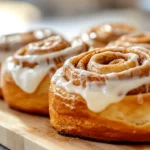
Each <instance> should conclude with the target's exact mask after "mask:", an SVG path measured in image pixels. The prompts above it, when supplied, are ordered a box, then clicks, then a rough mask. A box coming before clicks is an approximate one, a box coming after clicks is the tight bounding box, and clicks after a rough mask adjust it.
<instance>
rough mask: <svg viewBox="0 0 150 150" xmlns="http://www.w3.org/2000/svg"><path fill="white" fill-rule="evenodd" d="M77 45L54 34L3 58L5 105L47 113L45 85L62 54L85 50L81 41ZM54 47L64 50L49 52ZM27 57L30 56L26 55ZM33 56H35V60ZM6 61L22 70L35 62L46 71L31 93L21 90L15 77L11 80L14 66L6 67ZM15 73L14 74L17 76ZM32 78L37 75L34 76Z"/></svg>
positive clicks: (32, 66)
mask: <svg viewBox="0 0 150 150" xmlns="http://www.w3.org/2000/svg"><path fill="white" fill-rule="evenodd" d="M78 47H79V48H78V49H77V48H76V49H75V48H73V47H72V45H71V44H70V43H69V42H68V41H66V40H65V39H64V38H63V37H61V36H58V35H57V36H52V37H50V38H47V39H45V40H42V41H40V42H34V43H30V44H29V45H26V46H24V47H22V48H21V49H19V50H18V51H17V52H16V53H15V54H14V56H12V57H11V59H7V60H6V62H5V63H4V65H3V67H2V71H3V73H2V90H3V94H4V99H5V100H6V102H7V103H8V105H9V106H10V107H12V108H14V109H17V110H21V111H25V112H29V113H35V114H42V115H48V114H49V111H48V107H49V104H48V88H49V85H50V79H51V76H52V75H53V74H54V73H55V71H56V70H57V69H58V68H60V67H61V66H62V65H63V63H64V61H65V60H66V57H71V56H72V55H73V54H75V53H81V52H84V51H87V47H86V46H85V45H84V44H81V45H80V46H78ZM68 49H69V53H68ZM66 50H67V52H66ZM56 51H62V52H63V51H64V53H60V54H59V53H53V52H56ZM51 53H52V55H50V54H51ZM55 54H56V55H55ZM26 56H28V57H26ZM51 56H52V57H51ZM29 57H30V58H31V59H28V58H29ZM26 58H27V59H26ZM34 58H36V60H35V59H34ZM8 63H9V64H10V63H11V64H13V65H14V66H15V67H16V66H19V69H20V70H19V71H22V70H21V69H22V68H26V69H28V68H30V69H32V68H34V67H36V66H38V67H39V69H41V71H43V70H44V69H45V68H44V69H43V67H46V68H48V71H47V72H46V75H45V77H44V76H43V77H44V79H43V80H42V81H40V84H39V85H38V87H37V88H36V89H35V91H34V92H33V93H32V91H31V93H30V91H29V92H26V90H23V88H22V87H21V85H19V84H17V82H16V80H14V78H13V75H14V74H13V75H12V71H14V70H15V69H14V68H13V69H14V70H11V71H10V70H9V69H8V68H9V67H8ZM20 64H21V65H20ZM43 64H44V65H43ZM16 68H17V67H16ZM42 69H43V70H42ZM26 71H28V70H26ZM19 77H20V76H19ZM19 77H18V76H17V78H19ZM36 79H37V78H35V80H36ZM18 82H20V81H18ZM34 83H35V82H33V84H34ZM26 84H27V83H26ZM28 84H30V85H29V86H31V84H32V83H29V82H28Z"/></svg>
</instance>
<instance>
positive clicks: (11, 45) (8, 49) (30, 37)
mask: <svg viewBox="0 0 150 150" xmlns="http://www.w3.org/2000/svg"><path fill="white" fill-rule="evenodd" d="M52 35H56V33H55V32H54V31H52V30H50V29H39V30H34V31H29V32H25V33H16V34H10V35H3V36H1V37H0V68H1V63H2V62H3V61H4V60H5V59H6V58H7V57H8V56H11V55H13V54H14V52H15V51H16V50H18V49H19V48H20V47H22V46H24V45H26V44H28V43H30V42H36V41H39V40H42V39H45V38H47V37H50V36H52ZM0 96H2V91H1V86H0Z"/></svg>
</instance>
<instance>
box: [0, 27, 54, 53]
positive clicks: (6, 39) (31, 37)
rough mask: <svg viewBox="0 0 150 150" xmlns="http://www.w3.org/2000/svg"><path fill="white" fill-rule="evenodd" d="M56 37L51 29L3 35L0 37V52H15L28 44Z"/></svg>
mask: <svg viewBox="0 0 150 150" xmlns="http://www.w3.org/2000/svg"><path fill="white" fill-rule="evenodd" d="M53 35H56V33H55V32H54V31H52V30H51V29H39V30H34V31H29V32H25V33H16V34H10V35H3V36H1V37H0V51H10V50H17V49H18V48H20V47H22V46H24V45H26V44H28V43H30V42H36V41H39V40H43V39H45V38H48V37H50V36H53Z"/></svg>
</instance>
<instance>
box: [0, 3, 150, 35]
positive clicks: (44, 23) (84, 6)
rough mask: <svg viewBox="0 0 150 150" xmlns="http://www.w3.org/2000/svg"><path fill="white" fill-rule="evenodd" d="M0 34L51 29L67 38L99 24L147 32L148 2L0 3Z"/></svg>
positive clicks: (149, 22)
mask: <svg viewBox="0 0 150 150" xmlns="http://www.w3.org/2000/svg"><path fill="white" fill-rule="evenodd" d="M0 20H1V21H0V22H1V23H0V34H8V33H14V32H23V31H25V30H28V29H33V28H41V27H50V28H53V29H55V30H58V31H60V32H63V33H64V34H65V35H66V36H68V37H71V36H73V35H76V34H77V33H78V32H79V31H81V30H82V29H83V28H84V27H88V26H91V25H93V24H98V23H101V22H112V21H117V22H125V23H130V24H135V25H139V26H142V28H143V29H144V30H150V0H9V1H7V0H0Z"/></svg>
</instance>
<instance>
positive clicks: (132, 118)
mask: <svg viewBox="0 0 150 150" xmlns="http://www.w3.org/2000/svg"><path fill="white" fill-rule="evenodd" d="M142 96H143V99H142V102H140V101H139V100H138V96H137V95H132V96H126V97H125V98H124V99H123V100H122V101H121V102H118V103H114V104H111V105H110V106H108V107H107V108H106V109H105V110H104V111H102V112H100V113H94V112H92V111H90V110H89V109H88V108H87V105H86V102H85V100H84V99H83V98H82V97H81V96H79V95H76V94H68V93H66V91H64V90H63V89H61V88H58V87H57V88H56V87H55V85H52V86H51V89H50V91H49V103H50V107H49V111H50V117H51V124H52V126H53V127H54V128H56V130H57V131H59V132H64V133H66V134H69V135H72V136H81V137H86V138H87V137H88V138H92V139H96V140H102V141H123V142H125V141H126V142H150V119H149V118H150V111H149V106H150V100H149V98H150V93H147V94H142ZM70 97H74V99H70Z"/></svg>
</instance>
